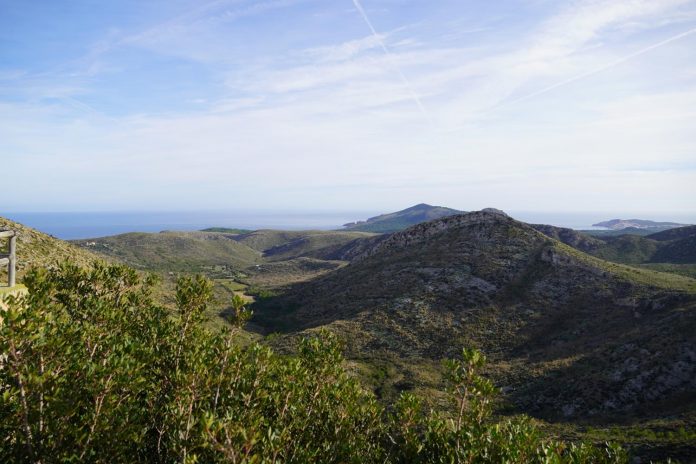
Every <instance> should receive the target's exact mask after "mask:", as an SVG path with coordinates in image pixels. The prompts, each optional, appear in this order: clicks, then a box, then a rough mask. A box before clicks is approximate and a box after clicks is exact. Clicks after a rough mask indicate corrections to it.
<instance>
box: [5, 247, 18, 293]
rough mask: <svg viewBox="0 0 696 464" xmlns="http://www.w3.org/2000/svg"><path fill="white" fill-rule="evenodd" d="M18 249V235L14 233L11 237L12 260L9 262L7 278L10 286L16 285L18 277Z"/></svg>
mask: <svg viewBox="0 0 696 464" xmlns="http://www.w3.org/2000/svg"><path fill="white" fill-rule="evenodd" d="M16 251H17V236H16V235H13V236H11V237H10V256H9V258H10V262H9V263H8V264H7V280H8V281H9V284H10V287H14V286H15V279H16V270H17V269H16V257H15V253H16Z"/></svg>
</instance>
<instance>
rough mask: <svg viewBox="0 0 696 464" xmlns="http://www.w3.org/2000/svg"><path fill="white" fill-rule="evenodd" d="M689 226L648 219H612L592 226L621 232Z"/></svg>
mask: <svg viewBox="0 0 696 464" xmlns="http://www.w3.org/2000/svg"><path fill="white" fill-rule="evenodd" d="M686 225H689V224H679V223H677V222H656V221H649V220H647V219H611V220H609V221H602V222H598V223H597V224H592V227H606V228H607V229H612V230H621V229H627V228H635V229H651V230H654V231H658V230H665V229H672V228H674V227H683V226H686Z"/></svg>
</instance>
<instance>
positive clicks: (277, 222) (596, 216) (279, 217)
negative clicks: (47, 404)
mask: <svg viewBox="0 0 696 464" xmlns="http://www.w3.org/2000/svg"><path fill="white" fill-rule="evenodd" d="M381 213H384V211H348V212H325V211H320V212H313V211H304V212H303V211H297V212H287V211H285V212H272V211H258V212H254V211H205V212H201V211H194V212H185V211H181V212H50V213H44V212H9V213H6V212H0V216H3V217H6V218H9V219H11V220H13V221H16V222H19V223H22V224H25V225H27V226H29V227H33V228H35V229H38V230H40V231H42V232H46V233H48V234H51V235H53V236H55V237H58V238H60V239H63V240H73V239H84V238H95V237H104V236H107V235H116V234H122V233H126V232H160V231H163V230H180V231H193V230H201V229H205V228H208V227H230V228H240V229H252V230H255V229H284V230H302V229H318V230H331V229H340V228H341V226H342V225H343V224H345V223H348V222H352V221H357V220H364V219H367V218H368V217H372V216H376V215H378V214H381ZM508 214H510V215H511V216H512V217H514V218H515V219H519V220H521V221H524V222H529V223H534V224H551V225H554V226H559V227H569V228H572V229H592V228H593V227H592V224H594V223H596V222H599V221H603V220H607V219H613V218H622V219H632V218H638V219H651V220H656V221H674V222H680V223H685V224H696V213H605V212H597V213H591V212H583V213H553V212H524V211H519V212H515V211H511V212H508Z"/></svg>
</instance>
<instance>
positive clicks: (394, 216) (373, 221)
mask: <svg viewBox="0 0 696 464" xmlns="http://www.w3.org/2000/svg"><path fill="white" fill-rule="evenodd" d="M463 213H464V211H459V210H456V209H452V208H447V207H444V206H432V205H429V204H427V203H419V204H417V205H413V206H410V207H408V208H406V209H403V210H401V211H396V212H394V213H386V214H381V215H379V216H375V217H371V218H369V219H367V220H365V221H357V222H351V223H348V224H344V228H346V229H348V230H357V231H363V232H377V233H392V232H398V231H400V230H404V229H406V228H408V227H411V226H413V225H415V224H420V223H421V222H426V221H431V220H433V219H439V218H442V217H447V216H454V215H457V214H463Z"/></svg>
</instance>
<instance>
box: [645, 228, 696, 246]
mask: <svg viewBox="0 0 696 464" xmlns="http://www.w3.org/2000/svg"><path fill="white" fill-rule="evenodd" d="M694 235H696V226H686V227H676V228H674V229H668V230H663V231H661V232H656V233H654V234H650V235H648V238H649V239H651V240H657V241H658V242H664V241H667V240H679V239H682V238H688V237H693V236H694Z"/></svg>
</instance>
